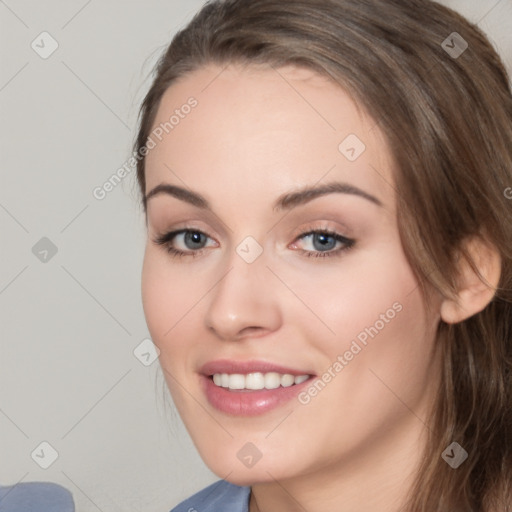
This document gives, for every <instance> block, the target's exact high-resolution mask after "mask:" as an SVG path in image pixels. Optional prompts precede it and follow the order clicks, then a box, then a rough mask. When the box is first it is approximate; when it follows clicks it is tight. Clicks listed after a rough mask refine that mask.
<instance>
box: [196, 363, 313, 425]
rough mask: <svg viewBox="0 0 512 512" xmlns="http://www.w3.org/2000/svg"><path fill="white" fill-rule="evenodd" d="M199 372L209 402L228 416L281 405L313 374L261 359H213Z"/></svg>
mask: <svg viewBox="0 0 512 512" xmlns="http://www.w3.org/2000/svg"><path fill="white" fill-rule="evenodd" d="M200 372H201V373H200V379H201V386H202V389H203V392H204V393H205V396H206V398H207V400H208V402H209V403H210V405H212V406H213V407H214V408H215V409H217V410H218V411H220V412H222V413H224V414H228V415H231V416H256V415H261V414H264V413H266V412H269V411H270V410H273V409H276V408H278V407H281V406H283V405H285V404H287V403H289V402H290V401H291V400H292V399H293V398H294V397H296V396H297V395H298V394H299V393H300V391H301V390H302V389H303V388H304V387H306V386H308V385H309V384H310V383H311V381H312V379H313V378H314V377H315V376H316V375H315V374H313V373H312V372H310V371H303V370H297V369H292V368H287V367H284V366H280V365H276V364H273V363H268V362H261V361H246V362H241V361H229V360H219V361H213V362H210V363H207V364H206V365H204V366H203V367H202V368H201V370H200Z"/></svg>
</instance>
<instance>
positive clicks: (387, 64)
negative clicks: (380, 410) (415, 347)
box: [134, 0, 512, 512]
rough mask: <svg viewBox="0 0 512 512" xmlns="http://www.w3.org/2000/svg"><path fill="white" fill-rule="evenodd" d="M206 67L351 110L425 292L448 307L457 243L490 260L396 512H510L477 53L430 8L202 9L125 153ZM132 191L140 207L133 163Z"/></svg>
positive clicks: (510, 365)
mask: <svg viewBox="0 0 512 512" xmlns="http://www.w3.org/2000/svg"><path fill="white" fill-rule="evenodd" d="M453 32H457V33H458V34H459V35H460V36H462V38H463V39H464V40H465V41H466V42H467V44H468V47H467V49H466V50H465V51H464V52H463V53H462V54H461V55H456V54H453V53H452V54H450V52H449V51H448V50H449V49H450V48H454V47H455V43H454V41H456V40H457V39H455V40H454V39H453V37H456V38H459V36H453V35H452V34H453ZM449 37H451V39H450V38H449ZM445 40H448V46H447V44H446V43H443V42H444V41H445ZM458 40H459V41H460V38H459V39H458ZM459 47H460V46H459ZM460 48H462V47H460ZM212 63H213V64H218V65H221V66H224V65H228V64H231V63H243V64H257V63H261V64H269V65H271V66H274V67H280V66H284V65H297V66H304V67H307V68H309V69H312V70H315V71H317V72H319V73H321V74H322V75H324V76H328V77H330V78H332V79H333V80H335V81H337V82H338V83H339V84H340V86H342V87H343V88H344V89H345V90H347V91H348V92H349V93H351V94H352V95H353V97H354V98H357V101H358V103H359V104H360V105H363V106H364V107H365V108H366V110H367V111H368V112H369V113H370V114H371V116H372V117H373V119H375V120H376V123H377V124H379V125H380V128H381V130H382V132H383V133H384V134H385V136H386V139H387V141H388V144H389V147H390V149H391V152H392V154H393V156H394V159H395V163H396V171H395V184H394V186H395V187H396V190H397V193H398V223H399V230H400V235H401V239H402V243H403V246H404V250H405V251H406V254H407V258H408V260H409V263H410V265H411V267H412V268H413V270H414V272H415V273H416V275H417V277H418V279H419V282H420V283H421V285H422V288H423V291H424V292H425V291H426V290H427V289H433V290H437V291H439V292H440V293H442V294H443V295H445V296H454V295H455V292H456V287H455V276H456V268H457V267H456V264H457V258H458V255H460V253H461V252H462V254H463V255H464V245H463V241H465V240H468V239H470V238H471V237H484V238H485V239H486V240H487V241H489V242H490V243H491V244H493V245H494V246H495V247H496V248H497V250H498V251H499V253H500V255H501V259H502V268H501V278H500V283H499V286H498V289H497V291H496V294H495V296H494V298H493V300H492V302H491V303H490V304H489V305H488V306H487V307H486V308H485V309H484V310H483V311H482V312H480V313H478V314H476V315H474V316H472V317H470V318H469V319H467V320H466V321H464V322H461V323H458V324H454V325H448V324H446V323H444V322H442V321H441V322H440V324H439V327H438V332H437V343H438V344H439V348H440V350H442V352H443V372H442V379H441V383H440V387H439V392H438V396H437V401H436V404H435V408H434V411H433V416H432V418H431V423H430V438H429V441H428V446H427V448H426V452H425V457H424V459H423V463H422V465H421V467H420V468H419V472H418V476H417V480H416V482H415V485H414V487H413V489H412V490H411V493H410V496H409V502H408V504H407V506H406V507H405V508H404V510H407V511H412V512H458V511H461V512H462V511H464V512H468V511H493V510H506V508H507V507H511V506H512V490H511V489H512V436H511V432H512V333H511V328H512V300H511V299H512V215H511V211H510V210H511V208H512V201H510V200H507V197H506V196H507V195H508V194H507V193H506V191H507V190H509V191H511V192H512V190H511V189H510V188H509V187H512V95H511V90H510V85H509V79H508V76H507V73H506V71H505V69H504V66H503V64H502V62H501V60H500V58H499V57H498V55H497V53H496V52H495V50H494V49H493V48H492V46H491V44H490V43H489V41H488V40H487V38H486V37H485V36H484V35H483V33H482V32H481V31H480V29H479V28H478V27H476V26H475V25H473V24H471V23H469V22H468V21H467V20H466V19H464V18H463V17H462V16H460V15H459V14H457V13H455V12H454V11H452V10H450V9H448V8H446V7H443V6H441V5H439V4H437V3H435V2H433V1H429V0H224V1H223V0H217V1H212V2H208V3H207V4H206V5H205V6H204V7H203V8H202V9H201V11H200V12H199V13H198V14H197V15H196V16H195V17H194V19H193V20H192V21H191V22H190V23H189V25H188V26H187V27H185V29H183V30H182V31H180V32H179V33H178V34H176V36H175V37H174V39H173V40H172V42H171V44H170V46H169V47H168V49H167V50H166V52H165V53H164V54H163V56H162V57H161V59H160V60H159V62H158V65H157V67H156V74H155V77H154V81H153V84H152V86H151V88H150V90H149V92H148V93H147V95H146V97H145V99H144V102H143V104H142V107H141V112H140V128H139V133H138V136H137V139H136V141H135V145H134V149H135V151H137V153H139V152H140V151H141V149H142V148H143V147H144V146H145V145H146V143H147V140H148V137H149V136H150V130H151V129H152V124H153V122H154V120H155V115H156V112H157V110H158V107H159V104H160V100H161V98H162V95H163V93H164V92H165V91H166V90H167V88H168V87H169V86H170V85H171V84H172V83H173V82H174V81H175V80H176V79H177V78H179V77H181V76H183V75H185V74H186V73H189V72H191V71H193V70H195V69H197V68H199V67H201V66H204V65H206V64H212ZM137 178H138V182H139V186H140V190H141V192H142V196H144V194H145V175H144V159H143V158H141V159H140V160H139V162H138V167H137ZM143 204H144V201H143ZM144 208H145V204H144ZM453 441H456V442H458V443H459V444H460V445H461V446H462V447H464V448H465V449H466V451H467V452H468V453H469V457H468V459H467V460H466V461H465V462H464V463H463V464H462V465H461V466H459V467H458V468H457V469H452V468H451V467H450V466H449V465H448V464H447V463H446V462H445V461H444V460H443V459H442V458H441V453H442V452H443V451H444V450H445V448H446V447H447V446H448V445H450V444H451V443H452V442H453Z"/></svg>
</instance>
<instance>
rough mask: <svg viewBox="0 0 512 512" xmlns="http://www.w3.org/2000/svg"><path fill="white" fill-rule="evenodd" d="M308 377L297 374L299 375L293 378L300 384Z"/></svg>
mask: <svg viewBox="0 0 512 512" xmlns="http://www.w3.org/2000/svg"><path fill="white" fill-rule="evenodd" d="M308 377H309V375H299V376H297V377H295V379H294V381H295V384H301V383H302V382H304V381H305V380H308Z"/></svg>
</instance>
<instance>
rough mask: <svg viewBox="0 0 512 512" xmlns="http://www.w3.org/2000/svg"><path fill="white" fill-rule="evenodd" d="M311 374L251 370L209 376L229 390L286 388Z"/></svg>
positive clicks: (302, 380) (304, 379)
mask: <svg viewBox="0 0 512 512" xmlns="http://www.w3.org/2000/svg"><path fill="white" fill-rule="evenodd" d="M310 377H312V376H311V375H308V374H304V375H292V374H290V373H277V372H267V373H262V372H253V373H247V374H242V373H214V374H213V375H210V376H209V378H210V379H211V380H212V381H213V383H214V384H215V385H216V386H218V387H220V388H225V389H227V390H229V391H259V390H272V389H277V388H280V387H283V388H288V387H291V386H294V385H296V384H302V383H303V382H305V381H306V380H308V379H309V378H310Z"/></svg>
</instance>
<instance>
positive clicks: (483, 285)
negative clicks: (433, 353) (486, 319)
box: [440, 238, 501, 324]
mask: <svg viewBox="0 0 512 512" xmlns="http://www.w3.org/2000/svg"><path fill="white" fill-rule="evenodd" d="M464 249H465V250H464V251H461V254H462V255H461V256H460V257H459V258H458V269H457V270H458V273H457V280H456V282H457V292H456V297H455V298H453V299H452V298H445V299H444V300H443V301H442V303H441V309H440V314H441V319H442V320H443V321H444V322H446V323H448V324H456V323H458V322H462V321H463V320H466V319H467V318H469V317H470V316H473V315H475V314H477V313H479V312H480V311H482V310H483V309H485V307H486V306H487V305H488V304H489V303H490V302H491V300H492V299H493V297H494V295H495V293H496V288H497V286H498V283H499V280H500V275H501V257H500V253H499V252H498V250H497V249H496V248H495V247H494V246H493V245H491V244H490V243H489V242H487V241H485V240H483V239H482V238H472V239H471V240H469V241H467V242H466V243H465V244H464ZM468 258H469V260H468ZM470 261H472V262H473V265H471V263H470Z"/></svg>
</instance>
